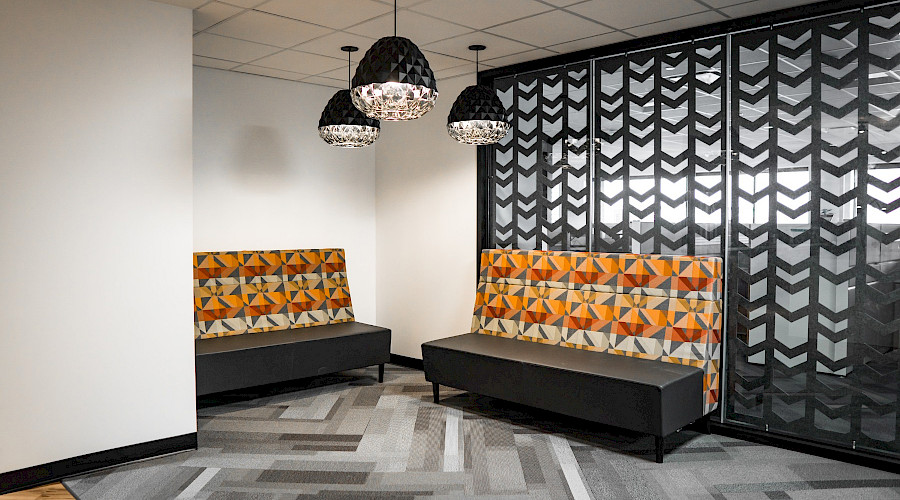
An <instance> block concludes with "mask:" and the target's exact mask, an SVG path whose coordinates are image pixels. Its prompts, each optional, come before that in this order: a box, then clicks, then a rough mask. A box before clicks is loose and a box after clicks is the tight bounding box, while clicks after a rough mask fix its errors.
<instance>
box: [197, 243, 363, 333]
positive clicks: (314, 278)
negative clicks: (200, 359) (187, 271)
mask: <svg viewBox="0 0 900 500" xmlns="http://www.w3.org/2000/svg"><path fill="white" fill-rule="evenodd" d="M353 320H354V318H353V306H352V305H351V302H350V288H349V286H348V284H347V270H346V263H345V260H344V250H343V249H340V248H326V249H311V250H267V251H238V252H197V253H194V338H201V339H206V338H214V337H223V336H228V335H240V334H244V333H259V332H267V331H273V330H286V329H289V328H304V327H309V326H316V325H325V324H329V323H345V322H348V321H353Z"/></svg>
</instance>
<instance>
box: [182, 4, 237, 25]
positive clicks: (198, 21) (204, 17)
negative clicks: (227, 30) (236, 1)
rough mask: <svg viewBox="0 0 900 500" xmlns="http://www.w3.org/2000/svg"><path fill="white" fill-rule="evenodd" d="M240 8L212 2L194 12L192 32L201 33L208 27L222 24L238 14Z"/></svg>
mask: <svg viewBox="0 0 900 500" xmlns="http://www.w3.org/2000/svg"><path fill="white" fill-rule="evenodd" d="M242 10H244V9H241V8H238V7H234V6H232V5H226V4H224V3H219V2H212V3H209V4H206V5H204V6H203V7H200V8H199V9H197V10H195V11H194V31H203V30H205V29H206V28H209V27H210V26H212V25H214V24H216V23H219V22H222V21H224V20H225V19H228V18H229V17H231V16H233V15H235V14H238V13H240V12H241V11H242Z"/></svg>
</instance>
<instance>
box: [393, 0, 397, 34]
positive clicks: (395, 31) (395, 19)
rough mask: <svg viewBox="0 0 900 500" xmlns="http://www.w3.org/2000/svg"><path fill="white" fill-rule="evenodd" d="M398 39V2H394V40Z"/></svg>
mask: <svg viewBox="0 0 900 500" xmlns="http://www.w3.org/2000/svg"><path fill="white" fill-rule="evenodd" d="M396 37H397V0H394V38H396Z"/></svg>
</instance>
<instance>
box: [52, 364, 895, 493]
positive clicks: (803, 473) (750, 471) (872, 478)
mask: <svg viewBox="0 0 900 500" xmlns="http://www.w3.org/2000/svg"><path fill="white" fill-rule="evenodd" d="M376 377H377V374H376V370H375V368H370V369H362V370H353V371H348V372H344V373H341V374H337V375H333V376H328V377H322V378H317V379H313V380H307V381H301V382H298V383H296V384H295V385H293V386H279V387H277V388H273V389H271V391H270V393H267V394H264V397H260V398H257V399H252V400H247V399H246V397H247V396H246V395H241V394H234V395H231V396H229V397H227V398H221V397H220V399H219V400H216V401H203V402H201V403H202V405H211V406H207V407H205V408H201V409H200V410H199V411H198V429H199V445H200V448H199V449H198V450H197V451H194V452H185V453H179V454H175V455H171V456H168V457H163V458H158V459H153V460H147V461H143V462H139V463H134V464H129V465H126V466H122V467H118V468H114V469H109V470H105V471H101V472H97V473H94V474H89V475H85V476H80V477H76V478H72V479H69V480H66V481H65V484H66V486H67V487H68V488H69V489H70V490H71V491H72V492H74V493H75V494H76V496H77V497H78V498H79V499H82V500H93V499H172V498H178V499H181V498H196V499H210V500H251V499H253V500H282V499H284V500H286V499H291V500H295V499H307V498H309V499H311V498H322V499H359V500H362V499H410V500H412V499H416V498H425V499H439V498H503V499H507V498H521V499H577V500H586V499H594V500H600V499H656V498H662V499H675V498H697V499H721V500H724V499H747V500H750V499H831V498H833V499H841V500H844V499H879V498H896V499H900V475H897V474H891V473H888V472H883V471H879V470H874V469H867V468H864V467H860V466H856V465H849V464H845V463H841V462H835V461H830V460H827V459H824V458H819V457H814V456H810V455H804V454H802V453H797V452H793V451H788V450H783V449H780V448H773V447H769V446H763V445H758V444H753V443H749V442H745V441H740V440H735V439H731V438H726V437H722V436H716V435H702V434H698V433H695V432H692V431H688V430H685V431H682V432H680V433H678V434H676V435H675V437H673V438H671V439H670V441H671V444H670V445H669V447H670V450H669V452H670V453H669V454H667V455H666V462H665V463H664V464H656V463H655V462H654V461H653V453H652V446H653V440H652V438H650V437H647V436H642V435H638V434H634V433H629V432H626V431H620V430H616V429H611V428H609V427H602V426H597V425H594V424H591V423H589V422H584V421H579V420H575V419H568V418H565V417H561V416H559V415H555V414H552V413H548V412H541V411H537V410H533V409H530V408H526V407H522V406H518V405H513V404H510V403H506V402H503V401H499V400H496V399H492V398H488V397H483V396H476V395H471V394H468V393H460V392H459V391H453V390H449V389H444V390H443V391H442V396H443V399H442V401H441V404H440V405H435V404H433V403H432V402H431V385H430V384H429V383H427V382H426V381H425V379H424V377H423V374H422V372H421V371H417V370H409V369H406V368H401V367H396V366H392V365H388V367H387V370H386V373H385V383H384V384H379V383H377V381H376Z"/></svg>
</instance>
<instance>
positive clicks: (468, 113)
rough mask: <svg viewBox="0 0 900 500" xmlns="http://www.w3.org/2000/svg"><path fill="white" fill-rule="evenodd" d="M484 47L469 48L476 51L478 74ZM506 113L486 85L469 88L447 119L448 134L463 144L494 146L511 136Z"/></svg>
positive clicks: (464, 91) (458, 98)
mask: <svg viewBox="0 0 900 500" xmlns="http://www.w3.org/2000/svg"><path fill="white" fill-rule="evenodd" d="M484 49H485V46H484V45H470V46H469V50H474V51H475V73H476V74H477V73H478V53H479V52H480V51H482V50H484ZM509 127H510V123H509V121H507V119H506V109H505V108H504V107H503V103H502V102H500V98H499V97H497V94H496V93H495V92H494V90H493V89H491V88H490V87H487V86H485V85H470V86H468V87H466V88H465V89H464V90H463V91H462V92H460V94H459V97H457V98H456V101H455V102H454V103H453V107H451V108H450V114H449V115H448V116H447V133H449V134H450V137H452V138H454V139H456V140H457V141H459V142H461V143H463V144H473V145H484V144H495V143H497V142H498V141H500V139H503V136H505V135H506V133H507V132H509Z"/></svg>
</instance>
